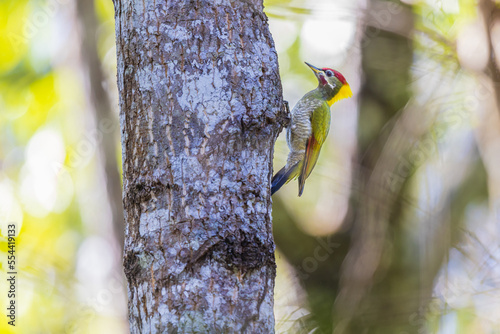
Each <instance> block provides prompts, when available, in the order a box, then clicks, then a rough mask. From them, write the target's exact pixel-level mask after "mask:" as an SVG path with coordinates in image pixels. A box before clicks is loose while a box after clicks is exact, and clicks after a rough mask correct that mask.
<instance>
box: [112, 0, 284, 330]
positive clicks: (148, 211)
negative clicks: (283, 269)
mask: <svg viewBox="0 0 500 334" xmlns="http://www.w3.org/2000/svg"><path fill="white" fill-rule="evenodd" d="M115 11H116V36H117V56H118V88H119V90H120V124H121V131H122V150H123V187H124V195H123V200H124V208H125V220H126V232H125V235H126V236H125V250H124V269H125V273H126V275H127V279H128V284H129V286H128V289H129V313H130V315H129V317H130V326H131V332H132V333H139V332H168V333H170V332H174V333H175V332H179V333H181V332H182V333H191V332H199V333H205V332H212V333H215V332H235V333H236V332H237V333H240V332H241V333H242V332H252V333H271V332H273V330H274V318H273V288H274V276H275V263H274V243H273V239H272V231H271V199H270V192H269V183H270V178H271V174H272V154H273V145H274V141H275V139H276V137H277V135H278V133H279V131H280V130H281V128H282V126H283V123H284V120H285V119H286V115H285V111H284V109H283V108H282V107H281V106H282V105H283V100H282V91H281V83H280V79H279V73H278V62H277V55H276V51H275V49H274V46H273V41H272V37H271V35H270V32H269V29H268V25H267V18H266V16H265V14H264V13H263V6H262V1H257V0H252V1H238V0H232V1H230V0H219V1H201V0H200V1H188V0H184V1H165V0H164V1H159V0H157V1H154V0H144V1H135V0H121V1H120V0H115Z"/></svg>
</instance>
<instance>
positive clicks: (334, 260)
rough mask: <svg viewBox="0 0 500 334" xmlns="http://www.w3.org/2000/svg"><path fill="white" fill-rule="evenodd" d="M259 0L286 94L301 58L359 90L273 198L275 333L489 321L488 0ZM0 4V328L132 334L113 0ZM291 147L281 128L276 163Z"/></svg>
mask: <svg viewBox="0 0 500 334" xmlns="http://www.w3.org/2000/svg"><path fill="white" fill-rule="evenodd" d="M265 6H266V9H265V10H266V13H267V15H268V16H269V24H270V28H271V32H272V34H273V37H274V42H275V44H276V49H277V51H278V55H279V62H280V74H281V78H282V83H283V88H284V97H285V99H286V100H288V101H289V103H290V106H291V107H293V105H294V104H295V103H296V102H297V101H298V99H299V98H300V97H301V96H302V95H303V94H304V93H305V92H306V91H308V90H310V89H313V88H314V87H315V85H316V82H315V78H314V76H313V75H312V72H311V71H310V70H309V69H308V68H307V66H305V65H304V64H303V61H308V62H310V63H312V64H314V65H316V66H319V67H332V68H335V69H338V70H339V71H341V72H342V73H343V74H344V75H345V77H346V78H347V80H348V81H349V83H350V85H351V87H352V90H353V92H354V94H355V96H354V98H351V99H348V100H343V101H341V102H338V103H336V104H335V105H334V106H333V108H332V125H331V129H330V135H329V138H328V142H327V143H326V145H325V147H324V148H323V150H322V154H321V158H320V159H319V162H318V164H317V166H316V168H315V171H314V173H313V174H312V175H311V177H310V178H309V179H308V181H307V183H306V188H305V192H304V195H303V196H302V197H301V198H298V197H297V185H296V182H292V183H290V184H289V185H287V186H285V187H284V188H283V189H282V190H280V192H279V193H278V194H277V195H276V196H274V198H273V201H274V203H273V216H274V230H275V239H276V244H277V251H276V255H277V263H278V277H277V281H276V290H275V297H276V304H275V316H276V331H277V332H278V333H309V332H315V333H498V329H499V328H500V316H499V314H500V289H499V288H500V273H499V271H500V266H499V265H498V261H499V259H500V250H499V245H500V226H499V224H500V169H499V168H498V166H500V154H499V152H500V117H499V115H500V113H499V107H498V106H499V101H500V71H499V67H498V64H500V2H499V1H493V0H477V1H473V0H426V1H423V0H421V1H417V0H411V1H410V0H407V1H404V2H402V1H380V0H358V1H341V0H328V1H327V0H315V1H310V0H309V1H306V0H267V1H265ZM0 12H1V13H2V15H1V16H0V49H1V50H2V52H0V224H1V226H0V227H1V238H0V243H1V251H2V254H0V256H1V257H2V258H1V265H2V267H1V270H2V272H3V274H2V277H5V275H4V274H5V272H6V271H7V270H6V256H7V254H6V251H7V242H6V225H7V224H8V223H11V222H15V223H16V225H17V230H18V236H17V248H16V249H17V259H18V261H17V266H18V272H19V275H18V286H17V291H18V296H17V305H18V309H17V326H16V328H12V327H11V326H8V325H7V318H6V316H5V313H6V312H0V332H1V333H15V332H19V333H101V332H102V333H104V332H111V333H124V332H127V331H128V326H127V319H126V289H125V284H124V278H123V274H122V269H121V246H120V245H121V240H122V238H123V234H122V233H123V232H122V231H123V230H122V226H121V225H120V224H121V221H122V216H121V215H122V209H121V194H120V176H119V175H120V173H121V172H120V170H119V169H120V166H121V161H120V146H119V124H118V117H117V115H118V110H117V96H118V95H117V89H116V84H115V77H116V55H115V45H114V14H113V4H112V1H110V0H96V1H94V2H93V1H83V0H82V1H75V0H16V1H14V0H10V1H9V0H2V1H0ZM287 154H288V148H287V147H286V143H285V140H284V136H283V135H282V136H280V138H279V139H278V141H277V143H276V147H275V168H280V167H281V166H282V165H283V164H284V162H285V160H286V156H287ZM5 291H7V282H6V281H5V280H3V279H2V280H0V292H1V294H0V300H1V301H2V303H1V304H2V305H3V306H2V307H6V303H7V302H8V300H7V296H6V293H5ZM4 309H5V308H4Z"/></svg>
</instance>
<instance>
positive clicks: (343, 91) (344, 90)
mask: <svg viewBox="0 0 500 334" xmlns="http://www.w3.org/2000/svg"><path fill="white" fill-rule="evenodd" d="M351 96H352V91H351V87H350V86H349V84H348V83H345V84H344V85H342V87H341V88H340V90H339V91H338V93H337V94H335V96H334V97H332V98H331V99H330V100H328V105H329V106H330V107H331V106H332V104H334V103H335V102H337V101H339V100H342V99H345V98H348V97H351Z"/></svg>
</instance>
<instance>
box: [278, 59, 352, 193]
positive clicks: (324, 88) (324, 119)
mask: <svg viewBox="0 0 500 334" xmlns="http://www.w3.org/2000/svg"><path fill="white" fill-rule="evenodd" d="M306 65H307V66H309V67H310V68H311V70H313V72H314V74H315V75H316V78H317V79H318V87H317V88H316V89H314V90H312V91H310V92H309V93H307V94H306V95H304V96H303V97H302V98H301V99H300V100H299V102H297V104H296V105H295V107H294V108H293V110H292V117H291V122H290V125H289V126H288V128H287V133H286V141H287V143H288V147H289V148H290V153H289V154H288V159H287V162H286V165H285V167H283V168H282V169H281V170H280V171H279V172H278V173H276V175H274V177H273V179H272V181H271V195H272V194H274V193H275V192H276V191H278V190H279V189H280V188H281V187H282V186H283V185H284V184H286V183H288V182H289V181H291V180H293V179H295V178H296V177H297V176H298V177H299V196H301V195H302V192H303V191H304V184H305V181H306V179H307V177H309V175H310V174H311V172H312V170H313V168H314V166H315V165H316V161H317V160H318V156H319V151H320V150H321V146H322V145H323V143H324V142H325V140H326V137H327V136H328V131H329V130H330V116H331V114H330V107H331V106H332V104H334V103H335V102H337V101H339V100H341V99H344V98H347V97H351V96H352V91H351V88H350V87H349V84H348V83H347V81H346V80H345V78H344V76H343V75H342V74H341V73H340V72H338V71H335V70H333V69H331V68H326V67H325V68H317V67H315V66H313V65H311V64H309V63H307V62H306Z"/></svg>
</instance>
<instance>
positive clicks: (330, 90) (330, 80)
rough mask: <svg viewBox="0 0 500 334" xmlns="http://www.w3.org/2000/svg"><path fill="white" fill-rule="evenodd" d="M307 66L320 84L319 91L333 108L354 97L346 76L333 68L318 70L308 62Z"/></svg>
mask: <svg viewBox="0 0 500 334" xmlns="http://www.w3.org/2000/svg"><path fill="white" fill-rule="evenodd" d="M306 65H307V66H309V67H310V68H311V70H313V72H314V74H315V75H316V78H317V79H318V82H319V86H318V88H319V90H320V91H321V92H322V94H323V96H324V97H325V99H326V100H327V102H328V104H329V105H330V106H331V105H332V104H334V103H335V102H337V101H338V100H341V99H345V98H347V97H351V96H352V91H351V87H350V86H349V84H348V83H347V81H346V80H345V78H344V76H343V75H342V74H341V73H340V72H339V71H335V70H333V69H331V68H327V67H325V68H317V67H316V66H313V65H311V64H309V63H307V62H306Z"/></svg>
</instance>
